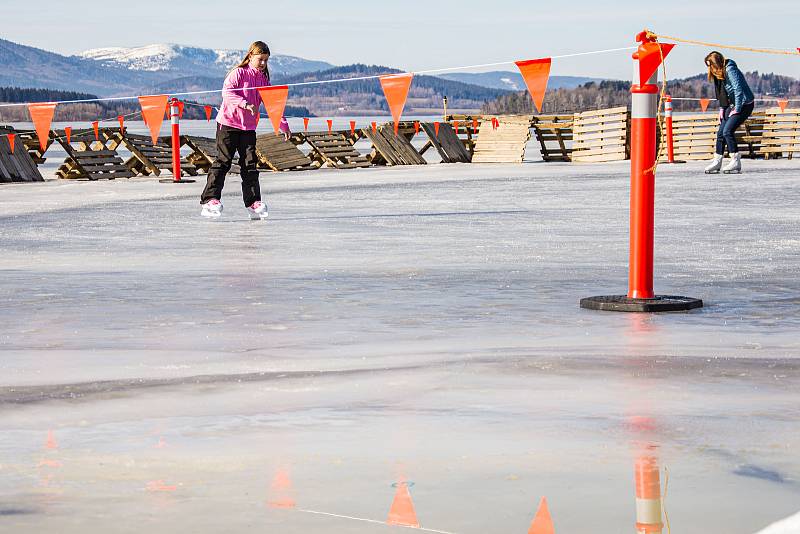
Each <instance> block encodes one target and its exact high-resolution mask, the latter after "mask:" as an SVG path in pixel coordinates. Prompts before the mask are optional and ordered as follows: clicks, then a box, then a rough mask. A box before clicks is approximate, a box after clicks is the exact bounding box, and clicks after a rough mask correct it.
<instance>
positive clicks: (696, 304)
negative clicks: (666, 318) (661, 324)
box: [581, 295, 703, 312]
mask: <svg viewBox="0 0 800 534" xmlns="http://www.w3.org/2000/svg"><path fill="white" fill-rule="evenodd" d="M702 307H703V301H702V300H700V299H693V298H691V297H676V296H674V295H656V297H655V298H652V299H629V298H628V297H626V296H625V295H605V296H600V297H586V298H584V299H581V308H586V309H587V310H603V311H619V312H675V311H688V310H693V309H695V308H702Z"/></svg>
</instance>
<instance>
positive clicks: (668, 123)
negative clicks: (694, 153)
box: [664, 95, 686, 164]
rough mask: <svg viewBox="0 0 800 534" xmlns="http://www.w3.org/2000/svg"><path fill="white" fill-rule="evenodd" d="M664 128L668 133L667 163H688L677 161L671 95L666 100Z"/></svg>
mask: <svg viewBox="0 0 800 534" xmlns="http://www.w3.org/2000/svg"><path fill="white" fill-rule="evenodd" d="M664 126H665V127H666V128H665V129H666V131H667V132H666V136H667V163H673V164H674V163H686V162H685V161H676V160H675V137H674V136H673V134H672V97H671V96H669V95H667V96H666V97H665V98H664Z"/></svg>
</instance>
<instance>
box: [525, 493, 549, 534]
mask: <svg viewBox="0 0 800 534" xmlns="http://www.w3.org/2000/svg"><path fill="white" fill-rule="evenodd" d="M555 533H556V529H555V528H554V527H553V519H552V518H551V517H550V510H548V509H547V498H546V497H542V500H541V501H540V502H539V509H538V510H537V511H536V517H534V518H533V523H531V528H530V529H528V534H555Z"/></svg>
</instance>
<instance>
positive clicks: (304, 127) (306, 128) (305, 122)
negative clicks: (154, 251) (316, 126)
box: [303, 117, 309, 131]
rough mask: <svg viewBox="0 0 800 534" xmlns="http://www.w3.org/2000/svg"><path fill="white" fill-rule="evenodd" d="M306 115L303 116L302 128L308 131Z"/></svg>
mask: <svg viewBox="0 0 800 534" xmlns="http://www.w3.org/2000/svg"><path fill="white" fill-rule="evenodd" d="M308 121H309V118H308V117H303V130H305V131H308Z"/></svg>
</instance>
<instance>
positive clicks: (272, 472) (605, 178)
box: [0, 153, 800, 534]
mask: <svg viewBox="0 0 800 534" xmlns="http://www.w3.org/2000/svg"><path fill="white" fill-rule="evenodd" d="M48 154H49V153H48ZM54 159H55V156H54ZM50 164H51V162H48V166H49V165H50ZM744 165H745V169H746V174H742V175H740V176H714V177H709V176H705V175H703V174H702V170H701V169H702V164H700V163H691V164H686V165H677V166H672V167H667V166H661V167H660V168H659V174H658V189H657V202H656V204H657V213H656V261H655V267H656V268H655V276H656V284H655V286H656V291H657V292H658V293H663V294H677V295H686V296H691V297H698V298H702V299H703V300H704V301H705V303H706V307H705V308H703V309H701V310H697V311H693V312H690V313H678V314H658V315H640V314H619V313H612V312H596V311H588V310H582V309H580V308H579V307H578V301H579V300H580V298H582V297H586V296H591V295H602V294H614V293H624V292H625V291H626V288H627V253H628V228H627V221H628V211H627V210H628V182H629V164H628V163H627V162H622V163H618V164H602V165H576V164H573V165H570V164H544V163H540V162H529V163H525V164H523V165H460V164H457V165H429V166H426V167H411V168H376V169H367V170H353V171H336V170H319V171H313V172H304V173H283V174H273V173H262V175H261V181H262V189H263V191H264V192H265V199H266V201H267V202H268V204H269V206H270V219H269V220H268V221H266V222H250V221H249V220H247V217H246V213H245V211H244V208H243V207H242V205H241V191H240V189H239V183H240V181H239V179H238V177H236V176H232V177H230V178H229V180H228V182H227V184H226V189H225V197H224V199H223V201H224V203H225V212H224V214H223V218H222V219H221V220H219V221H214V222H210V221H206V220H203V219H201V218H200V217H199V195H200V191H201V189H202V187H203V179H202V177H200V180H199V181H198V182H197V183H195V184H186V185H175V184H160V183H158V182H157V180H155V179H151V178H137V179H131V180H117V181H111V182H107V181H102V182H93V183H87V182H65V181H48V182H46V183H43V184H41V183H40V184H10V185H3V186H2V187H0V194H2V199H0V268H2V279H0V298H2V302H3V305H2V307H0V325H2V326H0V430H1V431H2V434H0V531H3V532H6V531H8V532H67V533H73V532H74V533H77V532H81V533H84V532H86V531H87V530H88V531H114V532H141V531H143V530H151V531H155V532H166V531H178V532H188V531H192V532H225V531H227V532H240V531H256V530H259V531H265V532H280V533H289V534H295V533H296V534H300V533H310V532H336V533H354V534H355V533H367V532H370V533H371V532H383V531H391V530H397V529H398V528H399V527H389V526H381V525H379V524H376V523H369V522H365V521H360V520H358V519H348V518H345V517H333V516H328V515H318V514H312V513H308V512H304V511H302V510H301V509H303V510H311V511H322V512H328V513H331V514H339V515H342V516H350V517H353V518H367V519H374V520H378V521H383V520H385V519H386V516H387V513H388V511H389V506H390V504H391V502H392V497H393V495H394V492H395V489H394V488H393V487H392V484H393V483H395V482H397V481H398V480H402V479H407V480H409V481H411V482H413V486H412V487H411V495H412V497H413V500H414V504H415V506H416V511H417V514H418V517H419V520H420V522H421V524H422V526H423V527H426V528H428V529H434V530H441V531H446V532H452V533H460V534H479V533H487V532H492V533H494V532H497V533H517V532H518V533H525V532H527V529H528V526H529V525H530V522H531V519H532V517H533V515H534V512H535V511H536V506H537V504H538V502H539V499H540V498H541V497H542V496H546V497H547V499H548V503H549V507H550V511H551V513H552V515H553V518H554V522H555V526H556V532H559V533H574V532H578V533H579V532H592V533H628V532H633V531H634V523H635V506H634V496H635V495H634V484H633V472H634V462H635V460H636V458H637V457H638V456H639V455H640V454H641V453H642V451H647V452H648V453H649V454H652V455H654V456H657V457H658V460H659V462H660V465H661V466H662V468H667V469H668V471H669V485H668V492H667V497H666V509H667V512H668V514H669V520H670V524H671V528H672V529H673V531H674V532H681V533H683V534H705V533H708V532H720V533H726V534H752V533H753V532H756V531H758V530H760V529H762V528H764V527H765V526H766V525H768V524H770V523H772V522H774V521H777V520H779V519H781V518H784V517H786V516H789V515H791V514H793V513H796V512H797V511H798V509H800V455H798V451H800V432H798V423H799V422H800V393H798V391H800V389H799V387H800V375H799V374H798V371H799V370H800V335H798V331H799V330H800V278H799V277H798V274H797V273H798V271H800V253H799V252H800V231H798V228H799V226H798V224H799V223H800V187H798V176H799V175H800V162H798V161H797V160H792V161H785V160H781V161H757V162H751V161H745V162H744ZM46 168H50V169H51V170H52V167H46ZM48 433H50V434H49V435H48ZM277 473H279V474H281V477H284V476H285V477H286V479H288V480H289V481H290V482H291V488H288V487H286V485H285V484H276V483H275V482H274V478H275V477H276V474H277ZM281 477H278V478H279V479H281ZM663 477H664V472H662V479H663ZM282 480H284V479H282ZM662 482H663V480H662ZM282 499H283V500H285V499H292V500H294V501H295V502H296V504H297V507H296V508H279V507H275V506H271V505H270V504H269V503H270V502H272V503H275V502H276V501H277V502H282V501H281V500H282ZM665 531H666V530H665Z"/></svg>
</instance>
